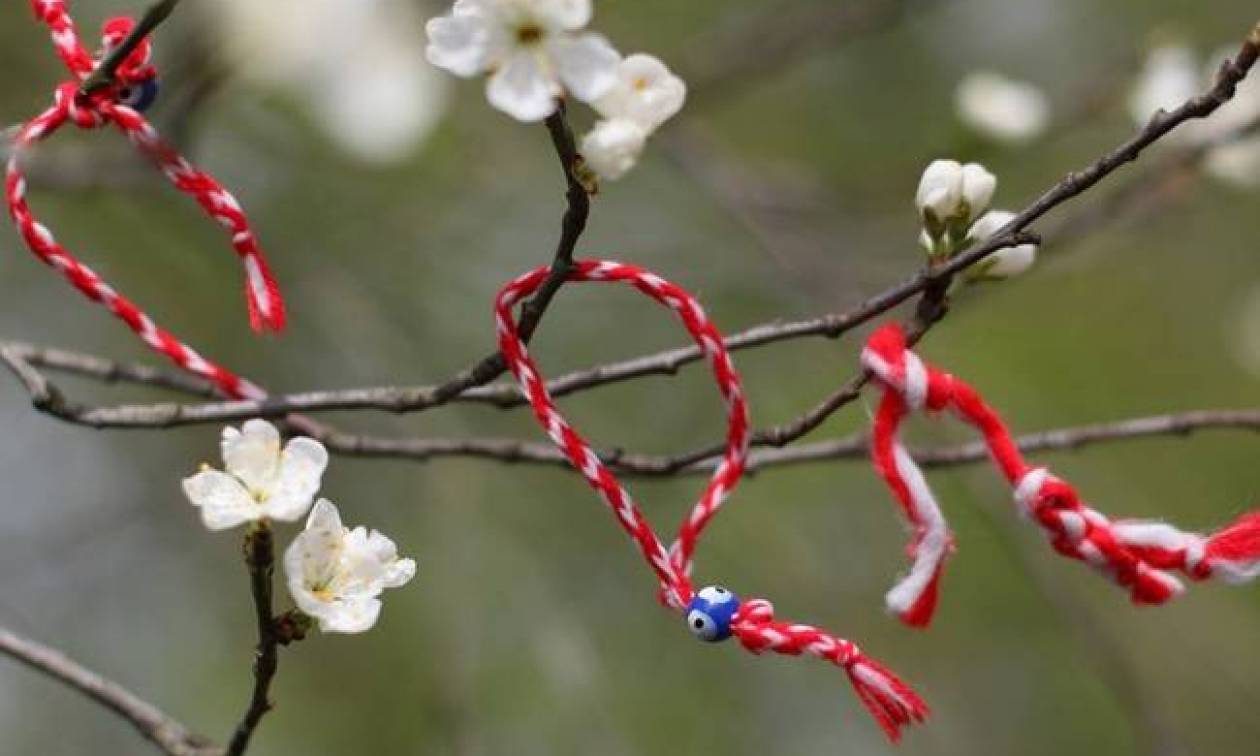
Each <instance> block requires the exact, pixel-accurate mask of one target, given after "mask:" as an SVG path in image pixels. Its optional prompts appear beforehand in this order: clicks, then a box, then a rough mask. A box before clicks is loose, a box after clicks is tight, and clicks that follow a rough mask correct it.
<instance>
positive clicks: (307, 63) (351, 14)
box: [206, 0, 450, 164]
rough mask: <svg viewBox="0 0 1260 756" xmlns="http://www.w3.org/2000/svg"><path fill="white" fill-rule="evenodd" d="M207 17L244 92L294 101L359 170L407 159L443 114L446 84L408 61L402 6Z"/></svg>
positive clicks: (412, 55)
mask: <svg viewBox="0 0 1260 756" xmlns="http://www.w3.org/2000/svg"><path fill="white" fill-rule="evenodd" d="M214 8H215V12H214V13H208V14H206V17H207V19H210V20H211V21H212V24H213V27H214V28H215V30H216V31H217V32H218V33H219V35H220V36H221V38H222V42H223V44H224V45H225V46H226V47H227V48H228V50H229V52H230V53H231V58H232V59H234V60H240V61H242V64H241V66H240V67H239V72H238V71H233V73H234V74H235V73H240V74H241V75H242V77H243V78H245V79H247V80H248V81H249V82H250V83H253V84H255V85H258V86H261V87H266V88H269V89H274V90H279V91H283V92H284V93H286V94H288V95H290V96H292V97H294V98H295V99H296V100H297V102H298V103H299V104H300V105H301V106H302V107H304V108H305V109H306V110H307V111H308V112H309V113H310V114H311V115H312V116H313V120H314V123H315V125H316V126H317V127H319V129H320V130H321V131H322V132H323V133H324V135H325V136H327V137H328V138H329V139H330V140H331V141H332V143H333V144H334V145H336V146H337V147H339V148H341V149H342V150H343V151H344V152H346V153H348V154H350V155H352V156H354V157H356V158H359V159H361V160H365V161H369V162H373V163H382V164H387V163H392V162H397V161H399V160H402V159H405V158H407V157H408V156H409V155H411V154H412V153H413V152H414V151H415V149H416V147H417V146H418V145H419V144H420V143H421V142H422V141H423V140H424V138H425V137H426V136H428V134H429V133H430V132H431V131H432V129H433V127H434V125H436V123H437V121H438V119H439V118H440V116H441V115H442V113H443V112H444V111H445V110H446V106H447V102H448V100H449V94H450V82H449V81H448V80H447V79H446V77H444V76H442V75H441V74H440V73H439V72H438V71H436V70H434V68H433V67H432V66H430V65H428V64H426V63H425V62H424V61H423V60H421V59H420V58H419V56H417V55H416V50H417V49H418V48H420V47H421V46H422V45H423V39H424V38H423V35H422V33H421V30H420V27H421V22H422V18H421V17H420V16H419V14H418V10H417V7H416V6H415V4H414V3H412V2H409V0H267V2H258V0H223V1H222V2H220V3H216V4H215V5H214Z"/></svg>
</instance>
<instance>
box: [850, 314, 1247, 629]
mask: <svg viewBox="0 0 1260 756" xmlns="http://www.w3.org/2000/svg"><path fill="white" fill-rule="evenodd" d="M862 364H863V365H865V366H866V368H867V369H869V370H870V371H871V372H872V373H873V374H874V376H875V379H876V380H877V381H878V382H879V384H880V385H881V386H882V387H883V388H884V395H883V398H882V399H881V401H880V403H879V409H878V410H877V411H876V413H875V419H874V427H873V431H872V437H871V453H872V457H873V458H874V462H875V467H876V469H877V470H878V471H879V473H880V475H881V476H883V478H884V480H885V481H886V482H887V483H888V486H889V488H890V489H891V490H892V492H893V496H894V497H895V498H896V499H897V501H898V502H900V504H901V506H902V508H903V510H904V512H905V514H906V517H907V519H908V520H909V521H910V524H911V526H912V527H913V530H914V536H913V540H912V541H911V544H910V548H909V551H910V555H911V558H912V559H913V566H912V567H911V569H910V572H909V574H907V575H906V576H905V577H904V578H902V579H901V581H900V582H899V583H898V584H897V585H896V586H895V587H894V588H893V589H892V590H891V591H890V592H889V593H888V596H887V604H888V608H889V610H890V611H892V612H894V613H895V614H897V616H899V617H900V618H901V619H902V620H903V621H904V622H906V623H907V624H909V625H913V626H919V627H922V626H926V625H927V624H928V623H929V622H930V621H931V619H932V614H933V610H934V609H935V607H936V601H937V589H938V584H939V581H940V577H941V572H942V569H943V568H944V564H945V558H946V557H947V556H948V554H949V552H950V550H951V548H952V544H953V536H952V535H951V534H950V532H949V527H948V525H947V524H946V522H945V518H944V516H943V515H942V514H941V509H940V505H939V504H938V503H937V501H936V498H935V497H934V496H933V494H932V489H931V488H930V487H929V486H928V484H927V481H926V479H925V478H924V476H923V473H922V471H921V470H920V469H919V467H918V465H917V464H915V462H914V459H913V458H912V457H911V456H910V454H909V453H907V452H906V450H905V448H904V447H903V446H902V445H901V441H900V437H899V432H900V429H901V424H902V422H903V421H904V420H905V419H906V418H907V417H908V416H909V415H910V414H911V413H913V412H919V411H925V412H940V411H942V410H950V411H951V412H952V413H953V414H954V415H956V416H957V417H958V418H959V419H960V420H962V421H963V422H965V423H967V424H968V425H971V426H972V427H974V428H975V429H976V430H978V431H979V432H980V434H981V435H982V436H983V437H984V443H985V445H986V446H987V447H988V449H989V454H990V455H991V456H992V458H993V461H994V463H995V464H996V465H997V467H998V469H999V470H1000V471H1001V472H1002V475H1003V477H1005V478H1006V480H1007V482H1008V483H1009V484H1010V485H1011V487H1012V489H1013V490H1014V495H1015V501H1016V503H1017V505H1018V506H1019V508H1020V510H1021V511H1022V512H1023V513H1024V514H1025V515H1026V516H1028V517H1029V518H1030V519H1031V520H1032V521H1033V522H1036V523H1037V524H1038V525H1040V526H1041V527H1042V528H1043V529H1044V530H1045V532H1046V534H1047V536H1049V539H1050V543H1051V545H1052V546H1053V547H1054V549H1055V550H1056V551H1058V552H1059V553H1061V554H1063V555H1065V556H1068V557H1071V558H1073V559H1078V560H1081V561H1083V562H1086V563H1088V564H1090V565H1093V566H1094V567H1096V568H1097V569H1098V570H1099V571H1100V572H1102V573H1103V574H1105V575H1108V576H1110V577H1111V578H1112V579H1113V580H1114V581H1115V582H1116V583H1118V584H1119V585H1121V586H1123V587H1125V588H1127V589H1128V590H1129V592H1130V595H1131V597H1132V599H1133V601H1134V602H1136V603H1138V604H1162V603H1164V602H1166V601H1168V600H1170V599H1172V598H1173V597H1175V596H1177V595H1179V594H1180V593H1181V592H1182V591H1183V589H1184V586H1183V585H1182V582H1181V581H1180V580H1179V579H1177V577H1176V576H1175V575H1173V574H1172V572H1173V571H1179V572H1181V573H1183V574H1184V575H1186V576H1188V577H1190V578H1191V579H1194V580H1206V579H1208V578H1219V579H1221V580H1224V581H1226V582H1242V581H1245V580H1250V579H1252V578H1255V577H1256V576H1257V575H1260V512H1252V513H1249V514H1245V515H1243V516H1242V517H1240V518H1238V520H1236V521H1235V522H1234V523H1233V524H1231V525H1230V526H1228V527H1227V528H1225V529H1224V530H1222V531H1220V532H1218V533H1216V534H1215V535H1211V536H1203V535H1199V534H1196V533H1187V532H1185V531H1182V530H1178V529H1177V528H1175V527H1173V526H1172V525H1168V524H1165V523H1162V522H1152V521H1143V520H1116V521H1112V520H1109V519H1108V518H1107V517H1106V516H1105V515H1103V514H1101V513H1099V512H1097V511H1095V510H1093V509H1091V508H1090V507H1089V506H1087V505H1086V504H1085V503H1084V502H1082V501H1081V499H1080V497H1079V496H1078V494H1077V492H1076V489H1074V488H1073V487H1072V486H1071V485H1070V484H1069V483H1067V482H1066V481H1063V480H1060V479H1059V478H1056V477H1054V476H1053V475H1051V474H1050V473H1049V472H1048V471H1047V470H1046V469H1045V468H1041V467H1033V466H1031V465H1029V464H1028V463H1027V462H1026V461H1025V460H1024V457H1023V455H1022V454H1021V453H1020V451H1019V448H1018V447H1017V446H1016V444H1015V441H1014V440H1013V439H1012V438H1011V435H1010V433H1009V431H1007V429H1006V425H1005V424H1004V423H1003V422H1002V419H1001V418H1000V417H999V416H998V415H997V413H996V412H995V411H994V410H993V409H992V408H991V407H989V406H988V405H987V404H985V403H984V401H983V400H982V399H981V398H980V395H979V394H978V393H976V391H975V389H973V388H972V387H971V386H969V385H967V384H966V383H964V382H963V381H961V380H959V379H958V378H956V377H954V376H952V375H950V374H948V373H944V372H942V371H940V370H937V369H936V368H934V367H932V366H930V365H926V364H924V363H923V361H922V360H920V359H919V358H918V356H917V355H915V354H914V352H912V351H910V349H909V348H908V347H907V345H906V339H905V334H904V333H903V332H902V330H901V328H900V327H899V326H897V325H895V324H893V325H888V326H884V327H883V328H881V329H879V330H878V331H876V332H875V333H874V334H873V335H872V336H871V337H870V340H869V341H868V342H867V345H866V349H865V350H864V351H863V352H862Z"/></svg>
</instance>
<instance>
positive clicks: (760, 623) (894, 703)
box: [494, 260, 927, 740]
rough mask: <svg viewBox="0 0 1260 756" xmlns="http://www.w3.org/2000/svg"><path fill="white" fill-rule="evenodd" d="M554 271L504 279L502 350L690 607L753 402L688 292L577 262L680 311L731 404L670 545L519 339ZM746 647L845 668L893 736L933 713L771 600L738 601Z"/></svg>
mask: <svg viewBox="0 0 1260 756" xmlns="http://www.w3.org/2000/svg"><path fill="white" fill-rule="evenodd" d="M549 273H550V270H549V269H548V268H546V267H542V268H538V269H536V270H532V271H530V272H528V273H525V274H523V275H521V276H518V277H517V278H515V279H513V280H512V281H510V282H508V283H507V284H506V285H505V286H504V287H503V288H502V290H500V292H499V294H498V296H497V297H496V298H495V305H494V308H495V327H496V332H497V334H498V341H499V350H500V353H501V354H502V355H503V358H504V361H505V362H506V363H507V366H508V368H509V369H510V370H511V371H512V374H513V375H514V376H515V377H516V380H517V381H518V382H519V383H520V386H521V390H522V391H523V392H524V393H525V396H526V397H527V398H528V399H529V402H530V405H531V406H532V407H533V411H534V417H535V418H537V420H538V422H539V424H540V425H542V427H543V429H544V430H545V431H546V432H547V435H548V436H550V437H551V440H552V441H553V442H554V443H555V444H556V446H558V447H559V448H560V449H561V451H563V452H564V454H565V456H566V457H567V458H568V459H569V461H570V462H571V463H572V464H573V466H574V468H576V469H577V471H578V472H580V473H581V474H582V477H583V478H585V479H586V481H587V483H588V484H589V485H590V486H591V487H592V488H593V489H595V491H596V493H598V494H599V496H600V497H601V498H602V499H603V500H604V503H605V504H606V505H607V506H608V508H609V509H610V510H611V511H612V513H613V515H614V516H615V517H616V519H617V522H618V523H619V524H620V525H621V527H622V529H623V530H625V531H626V533H627V534H628V535H629V536H630V537H631V539H632V540H633V541H634V542H635V544H636V545H637V547H638V549H639V551H640V553H641V554H642V555H643V558H644V560H645V561H646V562H647V564H648V567H649V568H651V570H652V571H653V573H654V574H655V575H656V578H657V581H658V582H659V584H660V598H661V600H662V603H664V604H665V605H666V606H667V607H669V608H671V609H673V610H674V611H675V612H678V613H680V614H681V613H684V612H685V611H686V607H687V606H688V604H689V603H690V602H691V601H692V600H693V598H695V597H696V592H695V590H694V588H693V585H692V582H691V573H692V571H693V567H694V562H695V550H696V546H697V544H698V542H699V539H700V536H701V535H702V534H703V532H704V530H705V528H706V527H707V526H708V524H709V523H710V522H711V521H712V519H713V517H714V516H715V515H716V514H717V512H718V510H720V509H721V507H722V504H723V502H724V501H725V500H726V498H727V497H728V496H729V495H730V493H731V491H733V490H734V488H735V486H736V485H737V484H738V483H739V479H740V477H741V476H742V475H743V473H744V470H745V466H746V463H747V456H748V445H749V439H750V425H749V419H748V406H747V402H746V400H745V397H744V391H743V388H742V385H741V382H740V377H739V373H738V372H737V371H736V370H735V366H734V363H733V362H732V361H731V357H730V354H729V353H728V352H727V349H726V346H725V345H724V344H723V340H722V336H721V334H720V333H719V332H718V330H717V328H716V327H714V325H713V324H712V322H711V321H710V320H709V319H708V316H707V315H705V312H704V309H703V308H702V307H701V306H700V303H699V302H697V301H696V299H695V298H694V297H692V296H691V295H690V294H689V293H688V292H687V291H686V290H685V289H683V288H682V287H680V286H677V285H676V284H673V283H670V282H669V281H666V280H664V279H663V278H661V277H659V276H657V275H656V274H654V273H651V272H648V271H646V270H644V269H642V268H639V267H637V266H634V265H626V264H623V263H618V262H609V261H602V260H581V261H578V262H576V263H574V265H573V268H572V270H571V271H570V272H569V274H568V278H567V280H569V281H574V282H579V281H594V282H617V283H625V284H628V285H630V286H632V287H634V288H635V289H637V290H638V291H640V292H642V293H643V294H646V295H647V296H649V297H651V298H652V299H654V300H656V301H657V302H658V303H660V304H662V305H664V306H665V307H667V308H669V309H670V310H671V311H673V312H674V314H675V315H677V316H678V318H679V320H680V321H682V324H683V326H684V327H685V328H686V329H687V332H688V333H689V334H690V335H691V338H692V339H693V340H694V341H695V343H696V345H697V346H698V347H699V348H700V350H701V351H702V352H703V353H704V355H705V357H706V358H707V360H708V363H709V367H710V369H711V371H712V374H713V377H714V380H715V381H716V383H717V386H718V390H719V392H720V393H721V395H722V398H723V399H724V400H725V403H726V421H727V433H726V448H725V452H724V454H723V458H722V462H721V464H719V465H718V467H717V469H716V470H715V471H714V473H713V475H712V476H711V477H710V479H709V483H708V485H707V486H706V487H705V489H704V492H703V493H702V494H701V495H700V498H699V500H698V501H697V502H696V504H695V506H694V507H693V508H692V510H691V512H690V514H689V515H688V516H687V517H686V518H685V519H684V520H683V521H682V523H681V525H680V527H679V530H678V537H677V538H676V540H675V541H674V542H673V544H672V546H671V547H670V548H668V549H666V548H665V546H664V544H663V542H662V541H661V539H660V538H659V537H658V536H657V534H656V531H655V530H653V528H652V525H651V523H650V522H649V521H648V519H647V518H646V517H645V516H644V515H643V513H642V512H641V511H640V509H639V507H638V505H637V504H635V502H634V499H633V498H632V497H631V495H630V494H629V492H627V491H626V490H625V488H623V487H622V486H621V484H620V482H619V481H618V480H617V478H616V476H615V475H613V473H612V471H610V470H609V469H608V467H607V466H606V465H605V464H604V463H603V461H601V460H600V458H599V455H598V454H596V453H595V450H594V449H592V448H591V446H590V445H589V444H588V443H587V442H586V440H585V439H583V438H582V436H581V435H580V434H579V433H578V432H577V431H576V430H575V429H574V428H573V427H572V426H571V425H570V424H569V423H568V421H566V420H565V419H564V417H563V416H562V415H561V414H560V412H559V410H558V409H557V408H556V406H555V402H554V400H553V399H552V397H551V395H550V393H549V392H548V390H547V385H546V379H545V378H544V377H543V375H542V373H541V372H540V371H539V369H538V366H537V364H535V363H534V361H533V359H532V358H531V357H530V355H529V350H528V349H527V348H526V346H525V344H524V342H523V341H522V340H521V337H520V333H519V332H518V329H517V324H516V321H515V319H514V317H513V313H512V310H513V307H514V306H515V305H516V304H517V303H519V302H520V301H522V300H523V299H524V298H526V297H528V296H529V295H530V294H532V293H533V292H534V291H536V290H537V289H538V288H539V287H540V286H541V285H542V283H543V281H545V280H546V279H547V277H548V275H549ZM730 631H731V634H733V635H735V636H736V637H737V638H738V639H739V641H740V643H741V645H742V646H743V647H744V648H745V649H747V650H749V651H751V652H753V653H761V652H762V651H774V652H776V653H781V654H788V655H798V654H801V653H808V654H811V655H813V656H817V657H819V658H821V659H825V660H827V661H830V662H831V663H833V664H835V665H836V666H839V667H841V668H843V669H844V670H845V672H846V673H847V674H848V676H849V679H850V681H851V682H852V684H853V686H854V688H855V690H856V691H857V693H858V697H859V698H860V699H861V701H862V702H863V704H865V705H866V707H867V708H868V709H869V710H870V712H871V714H872V715H873V716H874V717H875V719H876V721H877V722H878V723H879V725H880V726H881V727H882V728H883V730H884V731H885V732H886V733H887V734H888V736H889V737H890V738H891V739H893V740H897V739H898V737H899V735H900V729H901V728H902V727H904V726H906V725H908V724H910V723H912V722H915V721H921V720H922V719H923V718H924V717H925V716H926V715H927V707H926V706H925V705H924V704H923V702H922V701H921V700H920V699H919V697H918V696H917V695H915V693H914V692H913V691H912V690H911V689H910V688H909V686H907V685H906V684H905V683H903V682H902V681H901V680H900V679H898V678H897V677H896V675H894V674H893V673H891V672H889V671H888V670H887V669H885V668H884V667H883V666H881V665H880V664H878V663H877V662H875V661H873V660H872V659H870V658H869V657H867V656H865V655H864V654H862V653H861V651H859V650H858V648H857V646H856V645H854V644H853V643H851V642H849V641H847V640H844V639H842V638H838V637H836V636H833V635H830V634H828V633H827V632H825V631H823V630H820V629H818V628H815V627H812V626H809V625H799V624H793V623H787V622H779V621H776V620H775V618H774V610H773V607H772V606H771V605H770V602H768V601H765V600H762V599H752V600H749V601H747V602H745V603H743V604H741V605H740V607H739V609H738V611H737V612H736V614H735V617H734V619H733V621H732V623H731V626H730Z"/></svg>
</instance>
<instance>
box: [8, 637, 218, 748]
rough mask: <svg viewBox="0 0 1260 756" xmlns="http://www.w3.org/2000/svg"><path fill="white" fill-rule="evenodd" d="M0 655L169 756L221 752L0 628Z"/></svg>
mask: <svg viewBox="0 0 1260 756" xmlns="http://www.w3.org/2000/svg"><path fill="white" fill-rule="evenodd" d="M0 653H4V654H6V655H8V656H10V657H12V658H13V659H16V660H17V661H20V662H22V663H23V664H25V665H26V666H28V667H30V668H32V669H35V670H37V671H39V672H43V673H44V674H46V675H48V676H49V677H52V678H53V679H55V680H57V681H59V682H62V683H64V684H65V685H67V686H69V687H71V688H74V689H75V690H77V691H79V692H80V693H82V694H83V695H85V696H87V697H88V698H91V699H92V700H93V701H96V702H97V703H99V704H101V705H102V706H104V707H106V708H108V709H109V710H111V711H113V712H114V713H115V714H117V715H119V716H120V717H122V718H123V719H125V720H127V721H128V722H130V723H131V724H132V725H133V726H134V727H135V728H136V729H137V730H138V731H139V732H140V734H141V735H143V736H144V737H145V738H147V739H148V740H149V741H151V742H152V743H153V744H154V745H156V746H157V747H158V748H161V749H162V751H163V752H164V753H166V754H169V756H221V755H222V754H223V749H221V748H219V747H218V746H215V745H214V744H213V743H211V742H210V741H209V740H207V739H206V738H204V737H202V736H200V735H197V734H195V733H192V732H190V731H189V730H188V728H187V727H185V726H184V725H182V724H180V723H179V722H178V721H176V720H175V719H173V718H172V717H171V716H170V715H168V714H166V713H165V712H163V711H162V710H161V709H159V708H157V707H156V706H154V705H153V704H151V703H149V702H148V701H145V700H143V699H141V698H140V697H138V696H137V695H136V694H134V693H132V692H131V691H129V690H127V689H126V688H124V687H122V686H121V685H119V684H118V683H116V682H114V681H112V680H108V679H106V678H104V677H102V676H101V675H99V674H98V673H96V672H93V671H92V670H90V669H88V668H86V667H84V666H83V665H81V664H79V663H78V662H76V661H75V660H73V659H71V658H70V657H68V656H66V655H65V654H63V653H61V652H60V651H58V650H57V649H55V648H50V647H48V646H45V645H43V644H42V643H37V642H36V641H33V640H30V639H29V638H23V637H21V636H19V635H17V634H16V633H14V632H12V631H11V630H8V629H6V628H3V627H0Z"/></svg>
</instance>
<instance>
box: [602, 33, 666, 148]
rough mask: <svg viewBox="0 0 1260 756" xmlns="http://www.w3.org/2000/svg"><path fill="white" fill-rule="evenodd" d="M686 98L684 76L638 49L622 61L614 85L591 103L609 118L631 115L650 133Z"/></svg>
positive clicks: (628, 117)
mask: <svg viewBox="0 0 1260 756" xmlns="http://www.w3.org/2000/svg"><path fill="white" fill-rule="evenodd" d="M686 99H687V85H686V84H685V83H684V82H683V80H682V79H680V78H678V77H677V76H675V75H674V74H673V73H672V72H671V71H670V70H669V68H667V67H666V66H665V64H664V63H662V62H661V61H660V60H658V59H657V58H655V57H654V56H651V55H648V54H646V53H636V54H634V55H630V56H628V57H626V59H625V60H623V61H621V63H620V64H619V65H618V66H617V81H616V83H615V84H614V85H613V87H612V89H610V90H609V91H608V93H607V94H605V95H604V96H603V97H600V98H599V99H598V100H595V102H593V103H591V104H592V106H593V107H594V108H595V110H597V111H598V112H599V114H600V115H602V116H604V117H605V118H607V119H619V118H624V119H628V120H630V121H633V122H635V123H637V124H639V126H640V127H642V128H643V130H644V131H646V132H647V133H649V134H650V133H652V132H653V131H656V130H657V129H658V128H660V126H661V124H663V123H665V122H666V121H668V120H669V119H670V118H673V117H674V115H676V114H677V113H678V111H679V110H681V109H682V106H683V102H684V101H685V100H686Z"/></svg>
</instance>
